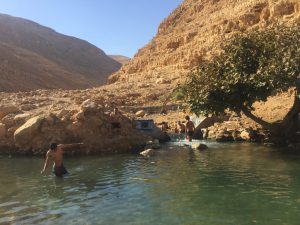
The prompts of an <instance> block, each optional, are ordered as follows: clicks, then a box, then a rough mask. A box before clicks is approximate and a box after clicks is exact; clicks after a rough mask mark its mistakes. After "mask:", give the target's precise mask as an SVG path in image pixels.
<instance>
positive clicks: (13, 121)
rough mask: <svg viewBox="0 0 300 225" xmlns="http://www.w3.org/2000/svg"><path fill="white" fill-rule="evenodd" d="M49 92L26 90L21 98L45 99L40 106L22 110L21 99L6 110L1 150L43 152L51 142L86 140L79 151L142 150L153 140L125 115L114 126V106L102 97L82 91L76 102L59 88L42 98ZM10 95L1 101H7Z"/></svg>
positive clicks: (1, 126)
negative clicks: (116, 126) (49, 96)
mask: <svg viewBox="0 0 300 225" xmlns="http://www.w3.org/2000/svg"><path fill="white" fill-rule="evenodd" d="M47 92H50V91H39V95H38V96H36V95H35V94H36V93H34V92H31V95H30V96H27V97H25V96H26V93H24V96H23V98H21V99H22V101H24V103H25V104H32V105H36V104H39V102H40V103H41V102H42V103H43V104H40V105H39V107H33V108H31V109H30V110H29V111H27V110H26V111H25V110H21V108H22V106H23V104H22V103H20V104H19V105H18V107H17V109H14V110H10V111H5V114H6V115H5V116H4V117H3V118H2V119H1V120H0V154H1V153H10V154H13V153H15V154H35V155H42V154H44V153H45V151H46V150H47V149H48V146H49V143H51V142H57V143H79V142H83V143H84V145H83V147H82V148H81V151H80V154H106V153H108V154H112V153H122V152H133V151H139V150H141V149H142V148H143V147H144V146H145V145H146V142H147V141H149V140H151V137H149V136H147V135H144V134H142V133H141V132H139V131H138V130H136V129H135V127H134V124H133V121H132V120H131V119H129V118H128V117H126V115H120V116H119V122H120V128H114V127H113V126H112V124H111V116H110V113H111V112H112V109H113V108H112V106H111V105H109V104H108V102H106V101H105V100H103V99H101V98H98V99H97V98H96V97H94V98H92V99H84V98H80V96H81V93H80V94H74V95H73V97H77V98H79V99H80V100H79V99H78V100H77V103H74V102H73V101H70V100H69V99H67V98H66V97H63V95H65V93H64V92H63V91H57V96H53V95H52V99H51V98H48V97H46V96H45V97H44V98H43V100H41V95H42V94H41V93H47ZM4 96H5V94H4ZM7 96H9V97H7V98H13V99H14V102H16V101H20V99H18V97H17V95H14V94H10V95H8V94H7ZM81 97H82V96H81ZM7 98H4V100H2V101H1V104H3V103H4V102H5V101H8V99H7ZM10 101H11V100H10ZM3 105H5V103H4V104H3ZM3 108H4V107H1V106H0V109H3ZM11 109H12V108H11ZM1 112H4V110H2V111H1Z"/></svg>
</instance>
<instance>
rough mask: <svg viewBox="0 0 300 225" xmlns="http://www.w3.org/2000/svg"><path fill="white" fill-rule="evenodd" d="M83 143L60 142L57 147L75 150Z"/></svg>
mask: <svg viewBox="0 0 300 225" xmlns="http://www.w3.org/2000/svg"><path fill="white" fill-rule="evenodd" d="M82 145H83V143H82V142H81V143H72V144H60V145H58V146H57V147H59V148H61V149H62V150H63V151H64V150H74V148H80V147H81V146H82Z"/></svg>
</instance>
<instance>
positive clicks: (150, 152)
mask: <svg viewBox="0 0 300 225" xmlns="http://www.w3.org/2000/svg"><path fill="white" fill-rule="evenodd" d="M140 155H142V156H145V157H150V156H153V155H155V150H154V149H151V148H150V149H147V150H145V151H142V152H141V153H140Z"/></svg>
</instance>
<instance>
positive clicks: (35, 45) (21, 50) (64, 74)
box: [0, 14, 121, 91]
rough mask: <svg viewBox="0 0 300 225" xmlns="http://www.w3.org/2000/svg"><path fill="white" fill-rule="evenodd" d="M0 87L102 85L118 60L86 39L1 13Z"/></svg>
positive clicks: (114, 70) (71, 87)
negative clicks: (66, 34) (63, 33)
mask: <svg viewBox="0 0 300 225" xmlns="http://www.w3.org/2000/svg"><path fill="white" fill-rule="evenodd" d="M0 51H1V55H0V79H1V82H0V91H24V90H33V89H41V88H47V89H48V88H50V89H52V88H63V89H75V88H87V87H93V86H96V85H102V84H105V83H106V82H107V77H108V76H109V75H110V74H112V73H113V72H116V71H117V70H118V69H119V68H120V66H121V64H120V63H118V62H117V61H115V60H113V59H112V58H110V57H108V56H107V55H106V54H105V53H104V52H103V51H102V50H101V49H99V48H97V47H95V46H93V45H91V44H89V43H88V42H86V41H83V40H80V39H77V38H74V37H69V36H65V35H62V34H59V33H57V32H55V31H54V30H52V29H49V28H47V27H43V26H41V25H39V24H37V23H34V22H31V21H28V20H25V19H20V18H16V17H12V16H8V15H4V14H0Z"/></svg>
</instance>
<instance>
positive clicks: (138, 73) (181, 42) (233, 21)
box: [109, 0, 300, 101]
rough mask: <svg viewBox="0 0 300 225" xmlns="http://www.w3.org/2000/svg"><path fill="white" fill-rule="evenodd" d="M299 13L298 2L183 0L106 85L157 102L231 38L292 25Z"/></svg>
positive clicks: (299, 3)
mask: <svg viewBox="0 0 300 225" xmlns="http://www.w3.org/2000/svg"><path fill="white" fill-rule="evenodd" d="M299 13H300V1H299V0H185V1H183V3H182V4H181V5H180V6H179V7H178V8H176V9H175V10H174V11H173V12H172V13H171V15H170V16H169V17H167V18H166V19H165V20H164V21H163V22H162V23H161V24H160V26H159V28H158V32H157V35H156V36H155V37H154V38H153V40H152V41H151V42H150V43H149V44H147V45H146V46H145V47H143V48H142V49H140V50H139V51H138V53H137V54H136V55H135V57H134V58H133V59H132V60H131V61H130V62H129V63H127V64H126V65H124V66H123V67H122V68H121V69H120V70H119V71H118V72H117V73H115V74H114V75H112V76H111V77H110V78H109V79H110V83H114V82H117V85H115V86H116V87H115V88H120V83H122V84H125V83H127V84H128V86H129V87H130V88H127V89H130V90H131V91H132V92H138V93H140V94H141V99H145V101H148V100H149V101H151V98H152V99H153V100H155V99H159V98H160V96H163V95H167V94H168V93H169V92H170V90H172V88H173V87H174V86H175V85H176V84H177V83H178V82H180V80H181V79H182V78H184V77H186V74H187V73H188V71H190V69H192V68H193V67H195V66H197V65H198V64H199V63H201V62H202V61H203V60H205V59H208V58H210V56H211V55H212V54H214V53H215V52H217V51H218V49H219V46H220V44H221V43H222V42H223V41H224V40H226V38H228V37H230V36H231V35H232V34H234V33H236V32H244V31H246V30H251V29H259V28H263V27H265V26H269V25H271V24H273V23H274V22H276V21H278V20H279V21H282V22H289V21H293V20H294V19H295V18H298V17H299ZM125 86H126V85H125ZM134 87H137V88H136V89H135V88H134ZM120 92H121V91H120ZM154 95H155V96H154Z"/></svg>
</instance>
